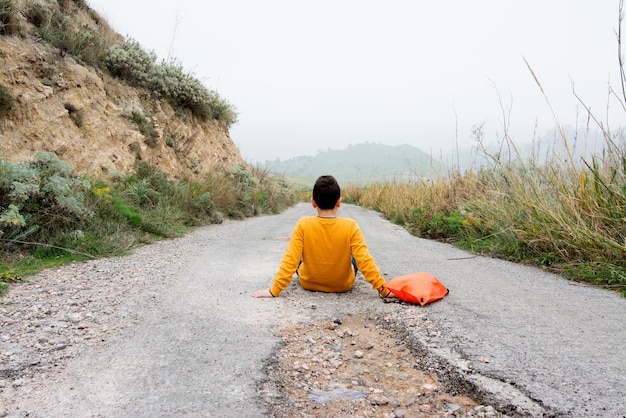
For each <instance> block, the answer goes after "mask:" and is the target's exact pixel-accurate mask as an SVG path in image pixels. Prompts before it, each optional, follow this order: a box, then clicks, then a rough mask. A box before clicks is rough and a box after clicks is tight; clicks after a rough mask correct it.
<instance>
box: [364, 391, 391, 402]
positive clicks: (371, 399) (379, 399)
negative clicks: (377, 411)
mask: <svg viewBox="0 0 626 418" xmlns="http://www.w3.org/2000/svg"><path fill="white" fill-rule="evenodd" d="M367 399H368V400H369V402H370V403H371V404H372V405H387V404H388V403H389V399H387V398H386V397H384V396H383V395H381V394H378V393H374V394H371V395H370V396H368V398H367Z"/></svg>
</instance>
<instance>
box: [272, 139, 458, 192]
mask: <svg viewBox="0 0 626 418" xmlns="http://www.w3.org/2000/svg"><path fill="white" fill-rule="evenodd" d="M260 167H261V168H265V169H267V170H270V171H272V172H274V173H279V174H284V175H286V176H288V177H293V178H298V179H302V180H303V181H311V180H314V179H316V178H317V177H318V176H320V175H324V174H331V175H333V176H335V177H336V178H337V180H338V181H339V182H340V183H343V184H348V183H351V184H368V183H373V182H382V181H391V180H412V179H418V178H424V177H430V178H432V177H435V176H437V175H444V174H445V172H447V169H446V168H445V167H443V165H442V164H441V163H440V162H439V161H438V160H435V159H433V158H431V156H430V155H428V154H427V153H425V152H424V151H422V150H420V149H419V148H416V147H414V146H411V145H396V146H392V145H383V144H375V143H363V144H356V145H350V146H349V147H348V148H346V149H343V150H327V151H321V152H320V153H319V154H317V155H316V156H299V157H294V158H291V159H288V160H285V161H281V160H280V159H277V160H273V161H266V162H265V163H263V164H260Z"/></svg>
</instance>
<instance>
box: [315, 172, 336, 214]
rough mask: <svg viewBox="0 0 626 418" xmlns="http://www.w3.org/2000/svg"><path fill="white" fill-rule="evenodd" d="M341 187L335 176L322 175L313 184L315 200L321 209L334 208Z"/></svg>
mask: <svg viewBox="0 0 626 418" xmlns="http://www.w3.org/2000/svg"><path fill="white" fill-rule="evenodd" d="M340 196H341V188H340V187H339V183H337V180H335V178H334V177H333V176H320V177H318V178H317V180H316V181H315V185H314V186H313V200H314V201H315V204H316V205H317V206H318V207H319V208H320V209H334V208H335V205H336V204H337V201H338V200H339V197H340Z"/></svg>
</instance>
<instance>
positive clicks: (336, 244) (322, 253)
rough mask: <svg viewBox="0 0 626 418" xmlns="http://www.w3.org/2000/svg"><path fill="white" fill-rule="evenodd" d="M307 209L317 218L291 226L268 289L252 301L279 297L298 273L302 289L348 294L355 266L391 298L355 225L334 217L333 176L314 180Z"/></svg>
mask: <svg viewBox="0 0 626 418" xmlns="http://www.w3.org/2000/svg"><path fill="white" fill-rule="evenodd" d="M311 204H312V205H313V207H314V208H315V209H316V210H317V216H307V217H304V218H301V219H300V220H299V221H298V223H297V224H296V227H295V228H294V231H293V234H292V236H291V240H290V241H289V245H288V247H287V250H286V251H285V255H284V256H283V259H282V262H281V264H280V268H279V270H278V273H276V277H275V278H274V283H273V285H272V287H271V288H269V289H263V290H258V291H256V292H254V293H252V295H251V296H252V297H255V298H271V297H276V296H278V295H279V294H280V292H282V291H283V290H284V289H285V288H286V287H287V286H289V283H290V282H291V279H292V277H293V274H294V273H298V279H299V281H300V285H301V286H302V288H303V289H306V290H313V291H319V292H347V291H348V290H350V289H352V286H353V285H354V279H355V277H356V272H357V266H358V269H359V270H361V272H362V273H363V275H364V276H365V280H367V281H368V282H369V283H370V284H371V285H372V287H373V288H374V289H376V290H377V291H378V293H379V295H380V296H381V297H383V298H384V297H387V296H390V292H389V290H387V289H386V288H385V279H384V278H383V277H382V276H381V274H380V271H379V270H378V267H377V266H376V263H375V261H374V258H373V257H372V256H371V255H370V253H369V251H368V249H367V245H366V244H365V240H364V238H363V234H362V233H361V229H360V228H359V226H358V224H357V223H356V222H355V221H354V220H352V219H348V218H338V217H337V210H338V209H339V206H340V205H341V189H340V187H339V184H338V183H337V180H335V178H334V177H333V176H321V177H319V178H318V179H317V181H316V182H315V185H314V186H313V198H312V199H311ZM351 261H352V262H351ZM391 295H393V294H391Z"/></svg>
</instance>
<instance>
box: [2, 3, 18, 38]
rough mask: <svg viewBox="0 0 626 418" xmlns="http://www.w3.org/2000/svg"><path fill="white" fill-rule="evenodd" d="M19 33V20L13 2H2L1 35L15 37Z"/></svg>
mask: <svg viewBox="0 0 626 418" xmlns="http://www.w3.org/2000/svg"><path fill="white" fill-rule="evenodd" d="M16 32H17V19H16V17H15V6H14V4H13V0H0V35H14V34H15V33H16Z"/></svg>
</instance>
